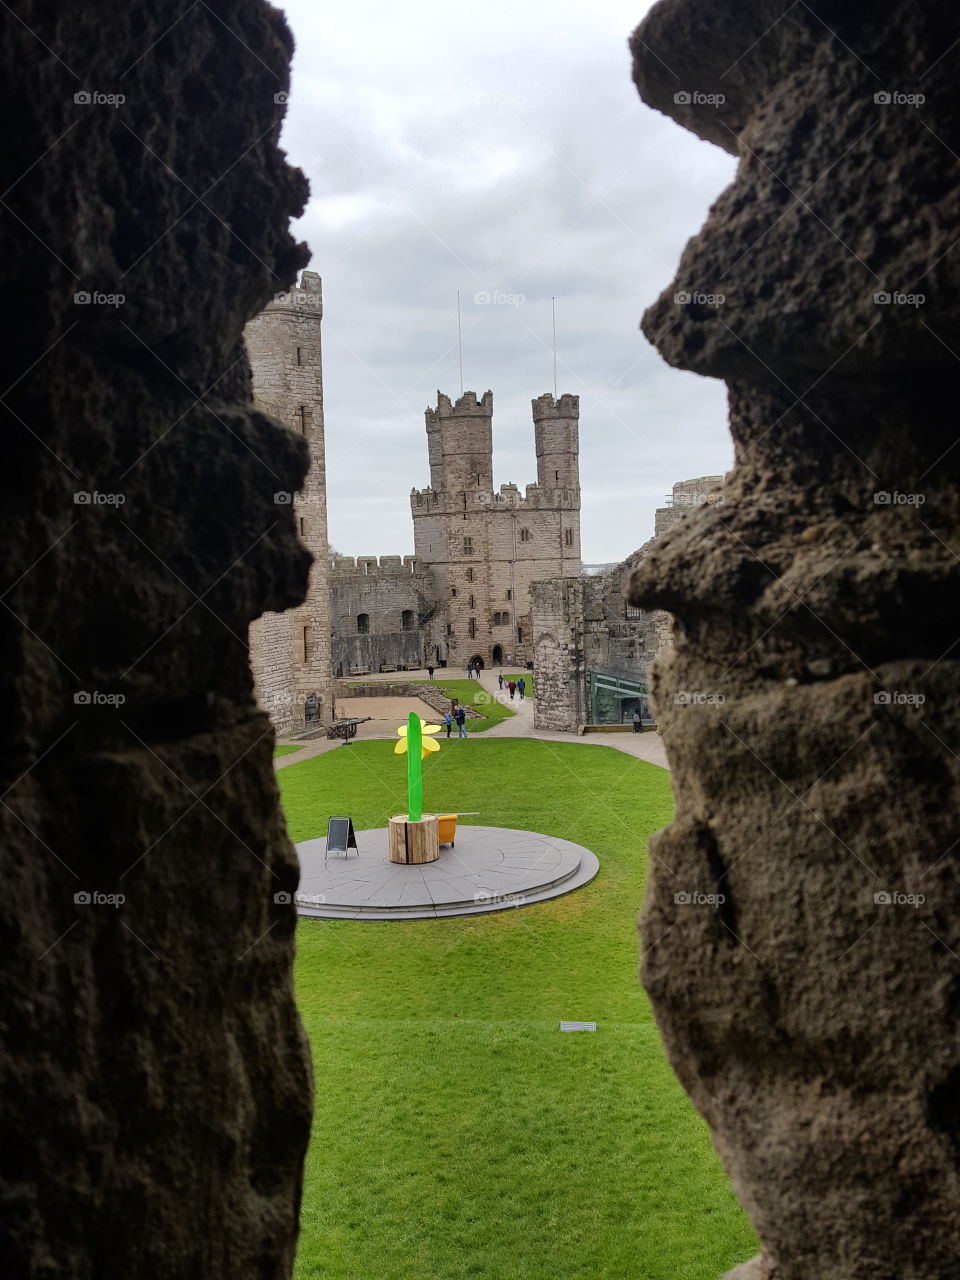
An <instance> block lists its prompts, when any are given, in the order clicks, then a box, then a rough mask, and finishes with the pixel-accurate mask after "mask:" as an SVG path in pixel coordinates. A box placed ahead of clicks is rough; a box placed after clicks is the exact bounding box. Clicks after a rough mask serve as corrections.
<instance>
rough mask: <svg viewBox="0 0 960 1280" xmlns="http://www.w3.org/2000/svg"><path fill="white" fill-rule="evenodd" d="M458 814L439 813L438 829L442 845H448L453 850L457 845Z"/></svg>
mask: <svg viewBox="0 0 960 1280" xmlns="http://www.w3.org/2000/svg"><path fill="white" fill-rule="evenodd" d="M458 816H459V815H458V814H456V813H438V814H437V829H438V832H439V836H440V844H448V845H450V847H451V848H453V846H454V845H455V844H456V840H455V838H454V837H455V836H456V834H457V818H458Z"/></svg>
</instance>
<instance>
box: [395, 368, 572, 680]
mask: <svg viewBox="0 0 960 1280" xmlns="http://www.w3.org/2000/svg"><path fill="white" fill-rule="evenodd" d="M532 404H533V420H534V431H535V437H536V450H537V479H538V483H537V484H530V485H527V487H526V492H525V493H524V494H521V493H520V490H519V489H518V487H517V486H516V485H515V484H502V485H501V486H500V488H499V491H494V487H493V394H492V392H490V391H487V392H485V393H484V395H483V396H482V397H480V398H479V399H478V397H477V396H476V394H475V393H474V392H472V391H468V392H465V393H464V394H463V395H461V396H460V398H459V400H457V401H456V402H455V403H454V402H452V401H451V400H450V397H449V396H446V395H443V394H442V393H441V392H439V391H438V392H437V407H436V408H435V409H433V408H431V409H427V412H426V426H427V450H428V454H429V460H430V487H429V488H428V489H423V490H417V489H415V490H414V491H413V493H412V494H411V499H410V502H411V511H412V514H413V527H414V541H415V547H416V559H417V564H418V565H419V566H420V567H421V568H422V569H423V571H424V572H425V573H427V574H428V575H429V578H430V594H431V601H432V605H433V608H432V611H431V615H430V617H429V618H428V619H427V623H426V627H425V634H424V649H425V657H426V660H427V661H433V662H444V661H446V662H449V663H450V664H451V665H457V666H462V665H465V664H466V663H467V662H470V661H479V662H480V663H481V665H483V666H487V667H489V666H495V667H500V666H518V665H523V664H524V663H526V662H527V661H528V660H529V659H532V657H533V635H532V624H531V618H530V584H531V583H532V582H535V581H537V580H538V579H540V578H555V577H571V576H572V577H576V575H577V574H579V572H580V477H579V465H578V424H579V415H580V402H579V397H578V396H573V395H563V396H561V397H560V398H559V399H555V398H554V397H553V396H552V395H542V396H539V397H538V398H537V399H536V400H534V401H533V402H532Z"/></svg>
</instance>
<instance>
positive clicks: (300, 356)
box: [297, 347, 303, 364]
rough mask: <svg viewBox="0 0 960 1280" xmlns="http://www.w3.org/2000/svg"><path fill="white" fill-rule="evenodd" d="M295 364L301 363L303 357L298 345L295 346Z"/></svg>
mask: <svg viewBox="0 0 960 1280" xmlns="http://www.w3.org/2000/svg"><path fill="white" fill-rule="evenodd" d="M297 364H303V358H302V354H301V351H300V348H299V347H297Z"/></svg>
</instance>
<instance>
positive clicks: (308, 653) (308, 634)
mask: <svg viewBox="0 0 960 1280" xmlns="http://www.w3.org/2000/svg"><path fill="white" fill-rule="evenodd" d="M301 643H302V645H303V661H304V662H309V661H310V659H311V658H312V657H313V627H304V628H303V637H302V642H301Z"/></svg>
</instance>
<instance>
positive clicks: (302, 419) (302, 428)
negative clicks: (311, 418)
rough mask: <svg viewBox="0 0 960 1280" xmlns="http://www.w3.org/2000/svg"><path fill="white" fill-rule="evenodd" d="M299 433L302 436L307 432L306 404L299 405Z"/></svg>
mask: <svg viewBox="0 0 960 1280" xmlns="http://www.w3.org/2000/svg"><path fill="white" fill-rule="evenodd" d="M300 434H301V435H302V436H305V435H306V434H307V406H306V405H305V404H302V405H301V406H300Z"/></svg>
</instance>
